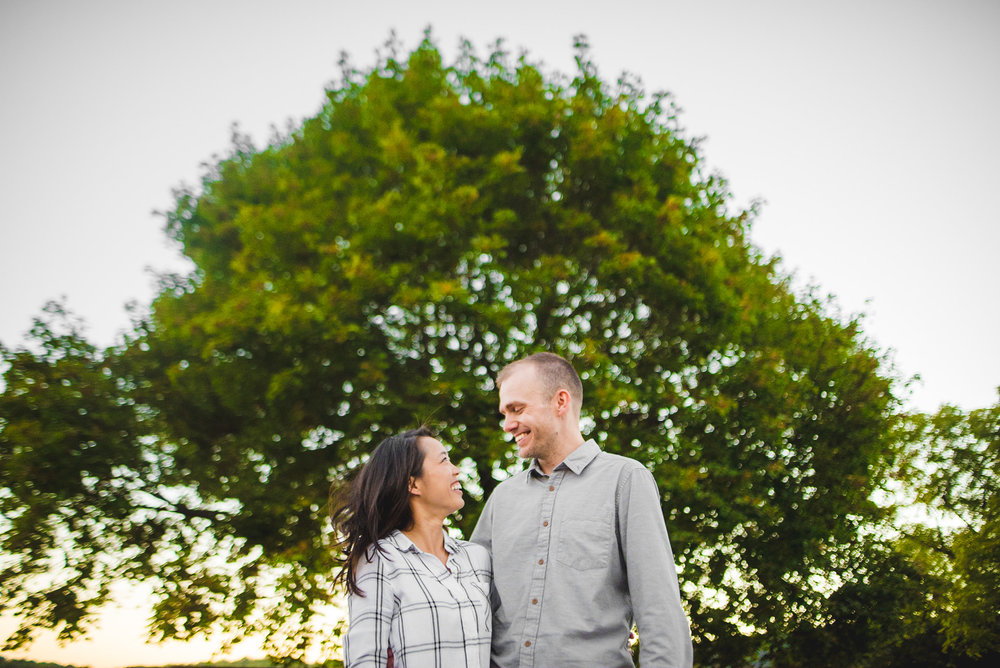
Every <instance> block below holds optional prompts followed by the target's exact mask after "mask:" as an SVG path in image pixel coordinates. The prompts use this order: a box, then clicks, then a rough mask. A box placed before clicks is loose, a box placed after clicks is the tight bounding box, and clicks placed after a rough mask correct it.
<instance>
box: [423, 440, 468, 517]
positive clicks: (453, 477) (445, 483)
mask: <svg viewBox="0 0 1000 668" xmlns="http://www.w3.org/2000/svg"><path fill="white" fill-rule="evenodd" d="M417 447H419V448H420V452H422V453H423V455H424V464H423V468H422V469H421V470H420V476H419V477H417V478H414V479H413V482H412V483H411V485H410V492H411V493H412V494H413V498H412V502H413V503H419V504H422V505H423V506H424V507H425V508H427V509H428V510H430V511H431V512H433V513H434V514H435V515H437V514H441V515H442V516H448V515H450V514H452V513H453V512H455V511H456V510H459V509H460V508H462V506H464V505H465V499H464V498H463V497H462V484H461V483H460V482H459V480H458V474H459V472H460V470H459V468H458V467H457V466H455V465H454V464H452V463H451V459H450V458H449V457H448V450H447V449H446V448H445V447H444V445H442V444H441V441H439V440H437V439H436V438H431V437H430V436H422V437H421V438H420V439H419V440H418V441H417Z"/></svg>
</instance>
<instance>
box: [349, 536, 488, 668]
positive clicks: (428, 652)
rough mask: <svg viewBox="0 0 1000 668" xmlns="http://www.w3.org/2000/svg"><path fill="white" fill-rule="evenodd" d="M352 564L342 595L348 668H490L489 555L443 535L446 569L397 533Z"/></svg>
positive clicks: (484, 551) (383, 540) (478, 546)
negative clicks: (351, 591) (352, 590)
mask: <svg viewBox="0 0 1000 668" xmlns="http://www.w3.org/2000/svg"><path fill="white" fill-rule="evenodd" d="M379 545H380V546H381V547H382V548H383V549H384V550H385V551H386V552H387V554H382V553H381V552H378V551H376V550H375V549H374V548H372V550H371V551H370V552H369V556H370V558H369V559H368V560H367V561H362V562H360V563H359V564H358V570H357V583H358V587H359V588H360V589H361V590H362V591H363V592H365V596H363V597H362V596H355V595H351V596H350V597H348V617H349V621H350V626H349V627H348V629H347V637H346V638H345V641H344V661H345V664H346V665H347V668H384V666H385V665H386V662H387V660H388V650H389V649H390V648H391V649H392V653H393V657H394V660H395V668H462V667H463V666H464V667H465V668H489V665H490V639H491V635H492V619H491V615H490V595H489V592H490V583H491V578H492V570H491V568H490V555H489V553H488V552H487V551H486V549H485V548H483V547H482V546H480V545H475V544H473V543H469V542H466V541H462V540H456V539H454V538H452V537H451V536H449V535H448V534H445V538H444V547H445V550H447V551H448V553H449V555H450V556H449V557H448V568H445V566H444V564H442V563H441V560H440V559H438V558H437V557H435V556H433V555H430V554H426V553H425V552H421V551H420V550H419V549H418V548H417V546H416V545H414V544H413V542H412V541H411V540H410V539H409V538H407V537H406V536H404V535H403V534H402V533H401V532H399V531H394V532H393V533H391V534H389V536H387V537H386V538H383V539H382V540H380V541H379Z"/></svg>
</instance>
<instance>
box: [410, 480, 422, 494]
mask: <svg viewBox="0 0 1000 668" xmlns="http://www.w3.org/2000/svg"><path fill="white" fill-rule="evenodd" d="M408 490H409V492H410V494H412V495H413V496H420V486H419V485H417V478H414V477H413V476H410V484H409V486H408Z"/></svg>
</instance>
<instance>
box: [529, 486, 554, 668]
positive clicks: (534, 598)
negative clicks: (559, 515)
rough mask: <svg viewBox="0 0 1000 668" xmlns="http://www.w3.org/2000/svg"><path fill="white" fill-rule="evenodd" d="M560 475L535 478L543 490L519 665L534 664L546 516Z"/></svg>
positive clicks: (545, 552)
mask: <svg viewBox="0 0 1000 668" xmlns="http://www.w3.org/2000/svg"><path fill="white" fill-rule="evenodd" d="M562 477H563V472H562V471H554V472H553V473H552V474H551V475H550V476H548V479H547V480H545V479H541V480H539V482H541V483H542V485H544V487H543V488H542V489H543V493H542V495H541V497H542V498H541V504H540V507H539V516H538V517H539V524H540V526H539V528H538V533H537V536H538V543H537V546H536V549H535V562H536V563H535V566H534V568H533V569H532V576H531V585H530V587H529V591H528V600H529V601H531V605H530V606H528V611H527V615H526V618H525V627H524V632H525V640H524V644H523V645H522V646H521V651H520V653H519V654H520V659H519V663H520V665H522V666H533V665H534V652H535V648H536V640H537V638H538V629H539V625H540V623H541V616H542V601H543V594H544V588H545V574H546V569H548V561H549V548H550V546H551V537H552V529H551V521H550V520H551V518H552V513H553V510H554V508H555V503H556V497H557V496H558V493H557V492H558V489H559V483H560V481H561V480H562Z"/></svg>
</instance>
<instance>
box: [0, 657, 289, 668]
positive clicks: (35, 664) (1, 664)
mask: <svg viewBox="0 0 1000 668" xmlns="http://www.w3.org/2000/svg"><path fill="white" fill-rule="evenodd" d="M0 668H84V667H82V666H74V665H68V664H64V663H52V662H51V661H30V660H28V659H7V658H4V657H2V656H0ZM131 668H281V666H279V665H278V664H276V663H274V662H273V661H270V660H269V659H240V660H239V661H213V662H206V663H188V664H168V665H166V666H132V667H131Z"/></svg>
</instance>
